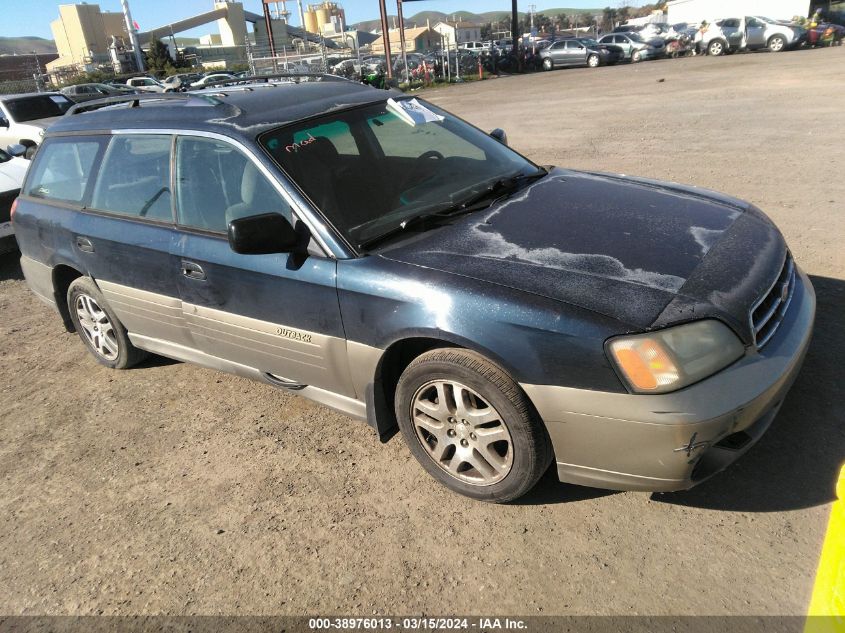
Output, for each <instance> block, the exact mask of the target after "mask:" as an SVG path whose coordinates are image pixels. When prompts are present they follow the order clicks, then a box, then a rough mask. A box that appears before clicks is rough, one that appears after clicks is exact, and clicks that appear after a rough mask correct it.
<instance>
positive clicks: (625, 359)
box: [611, 339, 678, 391]
mask: <svg viewBox="0 0 845 633" xmlns="http://www.w3.org/2000/svg"><path fill="white" fill-rule="evenodd" d="M611 349H612V350H613V354H614V356H615V357H616V362H617V363H618V364H619V367H620V368H621V369H622V371H623V372H625V375H626V376H627V377H628V380H630V381H631V384H632V385H633V386H634V387H635V388H636V389H639V390H641V391H652V390H654V389H657V387H665V386H668V385H671V384H672V383H673V382H676V381H677V380H678V370H677V368H676V367H675V364H674V363H673V362H672V360H671V359H670V357H669V355H668V354H667V353H666V350H664V349H663V348H662V347H661V346H660V344H659V343H658V342H657V341H653V340H649V339H642V340H639V341H636V342H632V343H628V344H621V345H620V344H617V345H614V346H612V347H611Z"/></svg>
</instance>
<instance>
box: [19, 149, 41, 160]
mask: <svg viewBox="0 0 845 633" xmlns="http://www.w3.org/2000/svg"><path fill="white" fill-rule="evenodd" d="M37 150H38V147H37V146H35V145H27V146H26V152H24V155H23V157H24V158H25V159H27V160H32V159H33V158H34V157H35V152H36V151H37Z"/></svg>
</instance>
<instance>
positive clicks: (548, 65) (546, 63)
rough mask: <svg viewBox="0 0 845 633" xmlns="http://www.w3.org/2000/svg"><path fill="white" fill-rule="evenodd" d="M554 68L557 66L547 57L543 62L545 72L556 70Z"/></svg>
mask: <svg viewBox="0 0 845 633" xmlns="http://www.w3.org/2000/svg"><path fill="white" fill-rule="evenodd" d="M554 67H555V64H554V62H553V61H552V60H551V59H550V58H548V57H546V58H545V59H544V60H543V70H554Z"/></svg>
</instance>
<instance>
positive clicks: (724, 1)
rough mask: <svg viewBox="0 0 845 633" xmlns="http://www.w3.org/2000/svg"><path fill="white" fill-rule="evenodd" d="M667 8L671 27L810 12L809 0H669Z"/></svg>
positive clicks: (783, 17)
mask: <svg viewBox="0 0 845 633" xmlns="http://www.w3.org/2000/svg"><path fill="white" fill-rule="evenodd" d="M666 7H667V11H668V17H667V22H668V23H669V24H678V23H679V22H687V23H689V24H699V23H701V21H702V20H707V21H708V22H712V21H713V20H718V19H720V18H740V17H743V16H746V15H762V16H765V17H767V18H772V19H773V20H790V19H792V18H793V17H794V16H796V15H801V16H804V17H806V16H807V15H808V13H809V12H810V0H766V1H765V2H762V1H761V0H670V1H669V2H667V3H666Z"/></svg>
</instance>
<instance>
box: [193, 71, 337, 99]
mask: <svg viewBox="0 0 845 633" xmlns="http://www.w3.org/2000/svg"><path fill="white" fill-rule="evenodd" d="M305 78H317V79H319V80H320V81H347V82H348V81H350V80H349V79H346V78H345V77H340V76H338V75H332V74H329V73H274V74H272V75H249V76H247V77H232V78H231V79H221V80H220V81H210V82H209V83H207V84H205V85H204V86H202V88H218V87H220V86H227V85H230V84H233V85H238V84H254V83H267V84H269V83H270V81H271V80H273V79H291V80H293V83H299V82H300V81H301V80H302V79H305ZM353 83H354V82H353ZM202 88H200V89H199V90H202ZM191 92H196V90H188V93H187V94H190V93H191ZM183 94H184V93H183Z"/></svg>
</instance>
